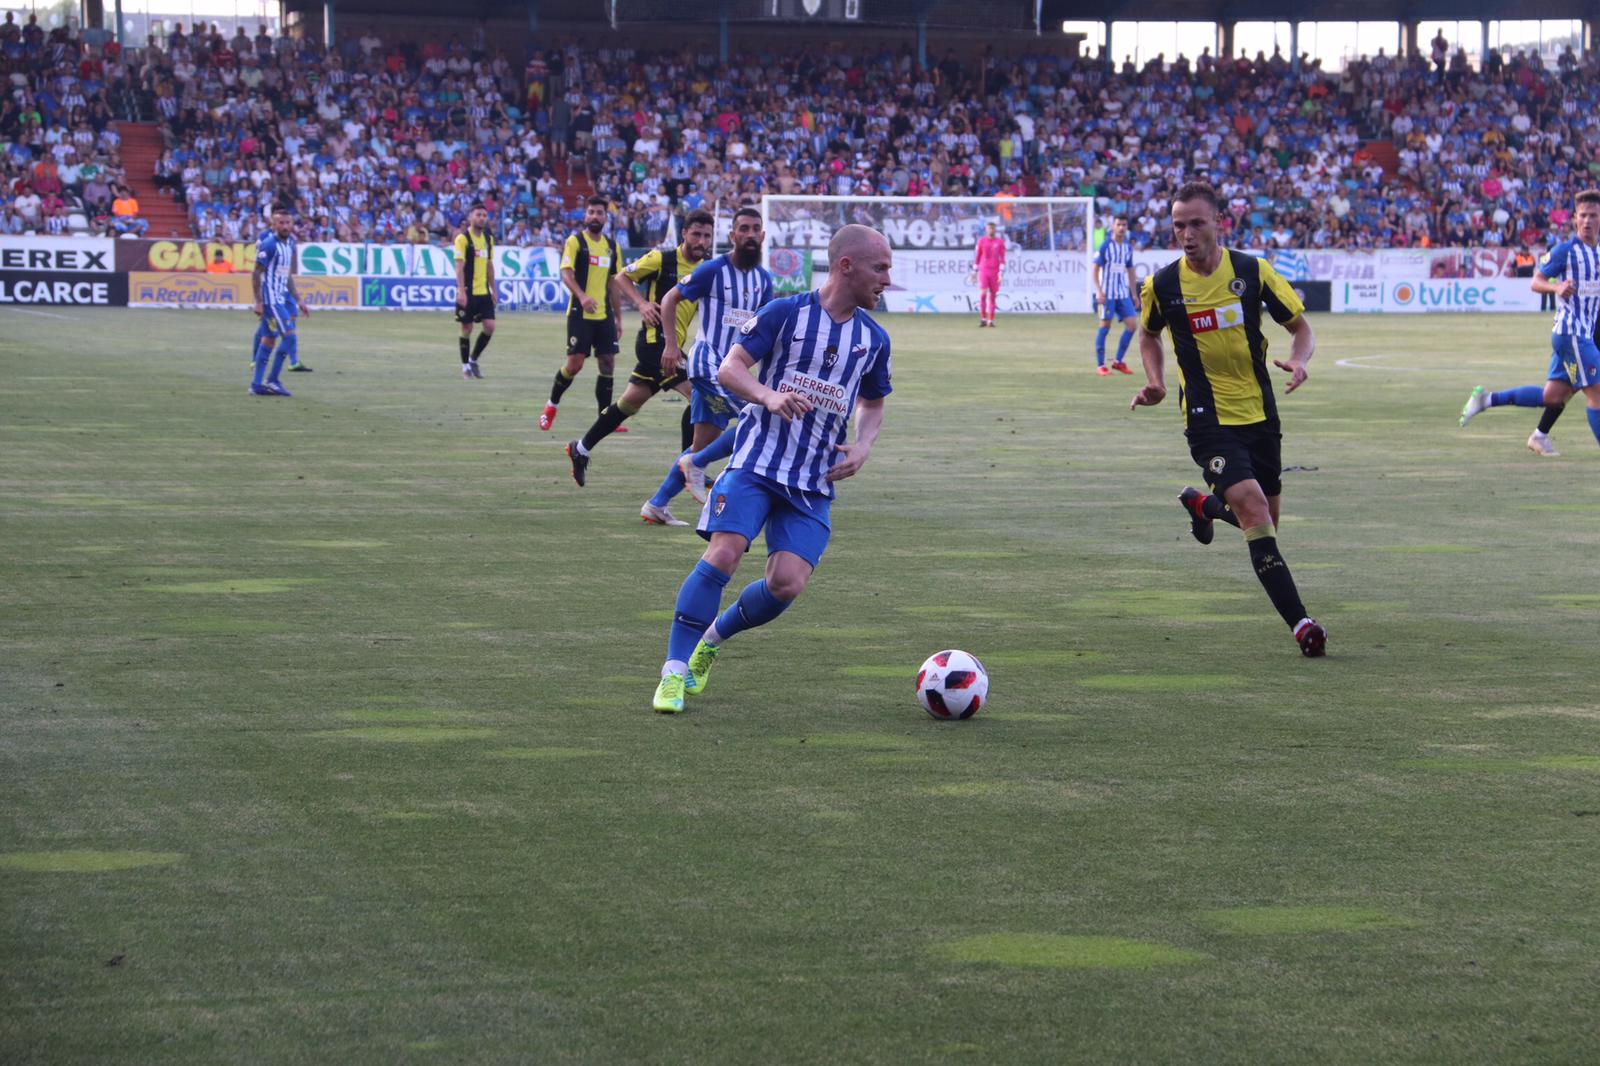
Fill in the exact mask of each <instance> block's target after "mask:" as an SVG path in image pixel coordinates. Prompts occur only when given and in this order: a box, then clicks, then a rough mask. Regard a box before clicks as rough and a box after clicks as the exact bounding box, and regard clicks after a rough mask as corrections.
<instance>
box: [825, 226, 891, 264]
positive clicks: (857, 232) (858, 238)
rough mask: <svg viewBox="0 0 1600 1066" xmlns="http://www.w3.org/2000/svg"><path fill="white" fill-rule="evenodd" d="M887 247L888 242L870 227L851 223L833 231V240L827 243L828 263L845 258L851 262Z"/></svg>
mask: <svg viewBox="0 0 1600 1066" xmlns="http://www.w3.org/2000/svg"><path fill="white" fill-rule="evenodd" d="M887 247H889V241H888V240H887V239H886V238H885V237H884V235H883V234H881V233H879V232H878V231H877V230H875V229H873V228H872V227H871V226H862V225H858V224H856V223H854V222H852V223H851V224H850V225H848V226H840V227H839V228H838V229H836V230H834V231H833V239H832V240H830V241H829V242H828V262H829V263H837V262H838V261H839V260H841V259H846V258H848V259H850V260H851V261H852V262H853V261H855V260H857V259H861V258H863V257H865V256H869V255H871V254H872V253H873V252H876V251H879V250H880V249H884V248H887Z"/></svg>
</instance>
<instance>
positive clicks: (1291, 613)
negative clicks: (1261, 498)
mask: <svg viewBox="0 0 1600 1066" xmlns="http://www.w3.org/2000/svg"><path fill="white" fill-rule="evenodd" d="M1212 499H1215V497H1212ZM1208 502H1209V501H1208ZM1230 514H1231V512H1230ZM1234 524H1235V525H1237V524H1238V523H1237V522H1235V523H1234ZM1244 539H1245V544H1246V545H1248V546H1249V548H1250V564H1251V565H1252V566H1253V567H1255V571H1256V579H1257V580H1259V581H1260V582H1261V587H1262V588H1264V589H1266V590H1267V598H1268V599H1270V600H1271V601H1272V606H1273V607H1275V608H1277V610H1278V614H1279V615H1280V616H1282V618H1283V621H1284V623H1285V624H1286V625H1289V626H1294V625H1295V624H1297V623H1298V622H1299V621H1300V620H1301V619H1302V618H1305V617H1307V615H1306V606H1305V604H1303V603H1301V602H1300V591H1299V590H1298V589H1296V588H1295V586H1294V578H1293V577H1292V576H1290V574H1289V564H1288V563H1285V562H1284V561H1283V556H1281V555H1279V554H1278V537H1277V530H1276V529H1274V528H1273V527H1272V524H1271V523H1262V524H1261V525H1259V526H1251V527H1250V528H1249V529H1247V530H1245V531H1244Z"/></svg>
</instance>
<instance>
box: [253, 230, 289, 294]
mask: <svg viewBox="0 0 1600 1066" xmlns="http://www.w3.org/2000/svg"><path fill="white" fill-rule="evenodd" d="M256 264H257V265H258V266H261V267H263V268H264V269H265V273H264V274H263V275H262V277H261V302H262V303H264V304H268V305H272V304H286V303H289V302H290V299H289V273H290V271H292V270H293V269H294V234H292V233H291V234H290V235H289V236H287V237H285V238H283V240H281V241H280V240H279V239H278V237H277V235H276V234H274V233H273V232H272V231H271V230H268V231H267V232H266V233H263V234H262V235H261V239H260V240H258V241H256Z"/></svg>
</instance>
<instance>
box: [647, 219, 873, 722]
mask: <svg viewBox="0 0 1600 1066" xmlns="http://www.w3.org/2000/svg"><path fill="white" fill-rule="evenodd" d="M828 264H829V265H828V279H827V280H826V281H824V282H823V283H822V288H821V289H819V290H818V291H816V292H808V293H806V294H804V295H801V296H786V297H784V298H783V299H781V300H774V301H773V302H772V303H770V304H768V305H767V306H766V307H764V308H762V309H761V311H760V313H758V314H757V315H756V316H755V318H753V319H751V320H750V321H748V322H746V323H745V324H744V325H743V326H741V327H740V336H739V342H738V343H737V344H735V345H734V346H733V349H732V351H730V352H729V353H728V357H727V359H726V360H724V361H723V363H722V367H721V369H720V370H719V371H718V372H717V380H718V382H719V383H720V384H721V385H722V387H723V388H724V389H726V390H727V391H728V393H729V394H731V395H732V396H734V397H736V398H737V399H738V400H740V401H742V402H743V404H744V406H743V408H742V409H741V411H740V413H739V424H738V429H737V431H736V435H735V439H734V450H733V458H732V459H730V460H729V462H728V467H727V469H726V470H724V471H723V472H722V476H721V477H719V478H717V483H716V484H715V485H714V486H713V487H712V490H711V500H710V502H709V503H708V504H707V505H706V511H705V518H704V520H705V529H706V532H707V534H708V535H709V540H710V541H711V545H710V547H708V548H707V549H706V551H705V554H704V555H702V556H701V557H700V561H699V562H698V563H696V564H695V567H694V569H693V570H692V571H691V572H690V573H689V576H688V578H687V579H685V580H684V582H683V585H682V587H680V588H679V589H678V601H677V605H676V607H675V608H674V610H673V614H672V629H671V631H670V632H669V634H668V637H667V661H666V663H665V665H663V666H662V668H661V683H660V684H659V685H658V686H657V687H656V694H655V702H654V706H655V709H656V710H657V711H659V712H661V713H662V714H676V713H677V712H679V711H681V710H683V700H684V696H685V695H686V694H688V695H698V694H700V693H703V692H704V691H705V689H706V677H707V674H708V673H709V672H710V670H711V664H712V663H713V662H714V661H715V660H716V657H717V653H718V652H719V651H720V650H721V648H722V645H723V642H724V641H726V640H727V639H728V638H729V637H732V636H734V635H735V634H737V633H741V632H743V631H744V630H746V629H751V628H753V627H755V626H759V625H765V624H766V623H768V622H770V621H772V620H773V619H774V618H777V617H778V615H780V614H782V613H783V612H784V610H785V609H786V608H787V607H788V606H789V604H791V603H793V602H794V599H795V597H796V596H799V595H800V592H801V590H802V589H804V588H805V587H806V582H807V581H808V580H810V578H811V573H812V571H813V570H815V569H816V566H817V563H818V562H820V561H821V559H822V553H823V552H824V551H825V550H827V547H828V538H829V536H830V535H831V532H832V525H831V521H830V511H831V509H832V506H833V498H834V488H833V486H834V482H837V481H842V480H844V479H845V478H847V477H850V476H851V475H853V474H855V473H856V472H857V471H859V470H860V469H861V467H862V466H863V465H864V464H865V463H866V461H867V457H868V456H869V455H870V454H871V453H872V444H873V442H874V441H875V440H877V438H878V431H879V430H880V429H881V428H882V427H883V408H884V397H886V396H888V395H889V388H890V386H889V377H890V366H889V335H888V334H887V333H885V332H884V330H883V327H881V326H879V325H878V324H877V323H876V322H874V321H873V320H872V319H871V318H870V317H868V315H867V313H866V312H867V309H868V308H872V307H876V306H877V305H878V300H879V298H880V297H881V296H882V295H883V290H884V289H885V288H887V287H888V285H889V267H890V252H889V242H888V241H887V240H885V239H884V237H883V234H881V233H879V232H878V231H877V230H874V229H869V228H868V227H866V226H855V225H851V226H844V227H842V228H840V229H839V230H838V231H837V232H836V233H834V235H833V239H832V240H831V241H830V242H829V243H828ZM756 364H760V367H761V373H760V376H759V377H757V376H756V375H755V374H753V373H752V372H751V368H752V367H754V366H755V365H756ZM852 412H854V413H855V417H856V439H855V443H853V444H847V443H845V441H846V438H847V436H848V431H849V428H850V415H851V413H852ZM762 530H765V531H766V538H767V569H766V574H765V576H764V577H763V578H762V579H761V580H759V581H756V582H754V583H753V584H750V585H746V586H745V588H744V590H743V591H742V592H740V593H739V596H738V598H737V599H736V600H735V601H734V602H733V604H732V605H731V606H730V607H729V608H728V609H727V610H726V611H723V612H722V614H721V615H720V616H719V615H718V614H717V610H718V609H719V608H720V607H721V605H722V590H723V589H724V588H726V587H727V584H728V581H729V580H730V579H731V578H732V577H733V572H734V570H736V569H737V568H738V566H739V560H740V559H742V558H744V553H745V552H746V551H748V550H749V548H750V542H751V541H753V540H754V539H755V537H756V534H758V533H760V532H762Z"/></svg>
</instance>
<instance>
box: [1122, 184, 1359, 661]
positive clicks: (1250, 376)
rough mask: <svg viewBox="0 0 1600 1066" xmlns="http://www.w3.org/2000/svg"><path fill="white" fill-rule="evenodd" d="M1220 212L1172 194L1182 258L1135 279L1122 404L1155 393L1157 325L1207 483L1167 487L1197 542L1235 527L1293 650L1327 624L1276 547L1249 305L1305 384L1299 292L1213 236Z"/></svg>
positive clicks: (1276, 454) (1263, 381)
mask: <svg viewBox="0 0 1600 1066" xmlns="http://www.w3.org/2000/svg"><path fill="white" fill-rule="evenodd" d="M1221 211H1222V200H1221V198H1220V197H1219V196H1218V195H1217V192H1216V190H1215V189H1213V188H1212V187H1211V186H1209V185H1206V184H1204V183H1203V182H1193V181H1192V182H1189V183H1187V184H1185V185H1184V186H1183V187H1182V188H1180V189H1179V190H1178V194H1177V196H1176V197H1175V198H1174V199H1173V201H1172V230H1173V234H1174V236H1175V237H1176V238H1177V243H1178V245H1179V247H1181V248H1182V249H1183V258H1182V259H1179V260H1178V261H1177V262H1175V263H1172V264H1171V265H1169V266H1165V267H1163V268H1161V269H1160V270H1159V271H1157V272H1156V273H1155V274H1153V275H1151V276H1150V277H1149V278H1147V279H1146V280H1145V283H1144V299H1143V305H1144V308H1143V314H1144V322H1143V325H1144V328H1143V330H1142V331H1141V332H1140V334H1139V353H1140V355H1141V356H1142V357H1143V359H1144V372H1145V376H1146V378H1147V379H1148V382H1149V383H1148V384H1146V385H1145V387H1144V388H1142V389H1140V390H1139V392H1138V393H1137V394H1136V395H1135V396H1134V398H1133V403H1132V404H1130V405H1129V406H1130V409H1133V408H1139V407H1150V406H1154V405H1155V404H1158V403H1160V402H1161V401H1162V399H1164V398H1165V397H1166V395H1167V386H1166V379H1165V370H1164V368H1163V366H1162V363H1163V359H1164V352H1163V351H1162V347H1161V331H1162V330H1166V331H1168V332H1169V333H1171V334H1172V350H1173V354H1174V355H1175V356H1176V357H1177V361H1178V381H1179V389H1178V402H1179V404H1181V405H1182V408H1183V416H1184V436H1185V437H1187V438H1188V441H1189V454H1190V455H1191V456H1192V457H1193V458H1194V461H1195V462H1196V463H1197V464H1199V466H1200V469H1201V470H1203V471H1205V478H1206V481H1207V482H1208V483H1210V485H1211V489H1212V493H1213V495H1206V494H1205V493H1203V492H1201V491H1200V490H1198V489H1194V488H1186V489H1184V490H1183V492H1182V493H1180V494H1179V496H1178V502H1179V503H1181V504H1182V505H1183V508H1184V511H1185V512H1186V513H1187V514H1188V516H1189V523H1190V527H1189V528H1190V531H1191V532H1192V533H1193V534H1194V538H1195V539H1196V540H1198V541H1199V542H1200V543H1201V544H1210V543H1211V538H1212V536H1213V535H1214V530H1213V528H1212V524H1213V521H1214V520H1216V519H1221V520H1222V521H1224V522H1227V523H1228V524H1229V525H1233V526H1238V527H1239V528H1240V529H1242V530H1243V531H1244V539H1245V544H1246V546H1247V547H1248V548H1249V549H1250V562H1251V563H1252V564H1253V566H1254V568H1255V572H1256V577H1257V578H1258V579H1259V580H1260V581H1261V585H1262V587H1263V588H1265V589H1266V590H1267V596H1268V597H1269V598H1270V599H1271V600H1272V605H1273V606H1274V607H1276V608H1277V609H1278V614H1279V615H1280V616H1281V617H1282V618H1283V620H1284V622H1286V623H1287V624H1288V626H1289V629H1290V631H1291V632H1293V633H1294V638H1295V641H1296V642H1297V643H1298V644H1299V645H1300V651H1301V653H1302V654H1304V655H1308V656H1318V655H1322V654H1324V651H1325V648H1326V645H1327V639H1328V635H1327V633H1326V631H1324V630H1323V628H1322V626H1320V625H1318V624H1317V622H1316V621H1315V620H1314V619H1312V618H1311V617H1310V616H1309V615H1307V614H1306V609H1305V605H1304V604H1302V603H1301V602H1300V593H1299V591H1298V590H1297V589H1296V588H1295V584H1294V578H1293V577H1291V576H1290V574H1289V566H1288V564H1287V563H1285V562H1284V560H1283V556H1282V555H1280V554H1279V552H1278V540H1277V536H1278V534H1277V522H1278V502H1279V499H1280V494H1281V493H1282V491H1283V487H1282V480H1281V473H1282V459H1281V456H1280V444H1281V441H1282V437H1283V435H1282V433H1281V432H1280V427H1279V424H1278V411H1277V405H1276V403H1275V401H1274V400H1273V396H1272V380H1271V378H1270V376H1269V375H1268V373H1267V341H1266V338H1265V337H1263V336H1262V334H1261V312H1262V311H1263V310H1265V311H1267V312H1268V313H1269V314H1271V316H1272V318H1273V320H1274V321H1276V322H1277V323H1278V324H1279V325H1281V326H1283V328H1284V329H1286V330H1288V331H1289V335H1290V338H1291V340H1290V348H1289V352H1290V354H1289V360H1288V362H1283V361H1281V360H1275V361H1274V363H1273V365H1274V366H1276V367H1278V369H1280V370H1285V371H1288V373H1289V375H1290V380H1289V383H1288V385H1287V386H1286V387H1285V389H1284V391H1285V393H1292V392H1294V391H1295V390H1296V389H1298V388H1299V387H1300V386H1301V385H1303V384H1305V380H1306V363H1307V362H1309V361H1310V359H1311V354H1312V353H1313V352H1314V351H1315V350H1316V346H1317V341H1316V337H1315V336H1313V335H1312V332H1311V325H1310V323H1308V322H1307V321H1306V319H1305V315H1304V314H1302V312H1303V311H1304V310H1305V308H1304V306H1303V305H1302V304H1301V303H1300V298H1299V297H1298V296H1296V295H1295V291H1294V289H1293V288H1291V287H1290V286H1289V283H1288V282H1286V281H1284V280H1283V278H1282V277H1280V276H1279V274H1278V272H1277V271H1276V270H1275V269H1273V267H1272V264H1271V263H1268V262H1267V261H1265V260H1263V259H1257V258H1256V257H1255V256H1253V255H1248V254H1246V253H1244V252H1236V251H1232V250H1229V249H1225V248H1223V247H1221V246H1219V245H1218V244H1217V217H1218V215H1219V214H1220V213H1221Z"/></svg>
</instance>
